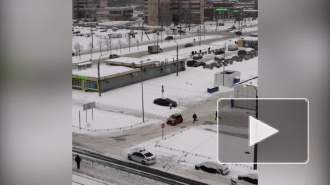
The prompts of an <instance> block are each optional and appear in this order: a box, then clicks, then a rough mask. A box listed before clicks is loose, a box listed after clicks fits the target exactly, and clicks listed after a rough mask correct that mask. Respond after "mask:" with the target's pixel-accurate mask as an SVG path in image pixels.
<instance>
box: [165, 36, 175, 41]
mask: <svg viewBox="0 0 330 185" xmlns="http://www.w3.org/2000/svg"><path fill="white" fill-rule="evenodd" d="M173 38H174V37H173V36H167V37H166V38H165V40H173Z"/></svg>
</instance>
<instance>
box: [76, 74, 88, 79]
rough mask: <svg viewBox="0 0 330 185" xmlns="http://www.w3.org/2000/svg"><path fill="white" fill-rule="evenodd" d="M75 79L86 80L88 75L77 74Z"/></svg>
mask: <svg viewBox="0 0 330 185" xmlns="http://www.w3.org/2000/svg"><path fill="white" fill-rule="evenodd" d="M77 79H80V80H88V77H87V76H79V75H77Z"/></svg>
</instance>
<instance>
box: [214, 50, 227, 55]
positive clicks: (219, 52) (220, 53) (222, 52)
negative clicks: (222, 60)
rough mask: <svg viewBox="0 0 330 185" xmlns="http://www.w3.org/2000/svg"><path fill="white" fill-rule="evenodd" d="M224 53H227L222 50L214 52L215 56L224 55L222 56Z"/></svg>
mask: <svg viewBox="0 0 330 185" xmlns="http://www.w3.org/2000/svg"><path fill="white" fill-rule="evenodd" d="M224 53H225V51H224V50H222V49H220V50H217V51H215V52H214V54H215V55H222V54H224Z"/></svg>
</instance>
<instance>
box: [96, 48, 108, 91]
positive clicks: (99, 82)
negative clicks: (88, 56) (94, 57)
mask: <svg viewBox="0 0 330 185" xmlns="http://www.w3.org/2000/svg"><path fill="white" fill-rule="evenodd" d="M106 54H108V52H107V53H105V54H102V55H100V57H99V62H98V63H97V76H98V79H97V82H98V85H99V96H100V97H101V77H100V63H101V57H102V56H104V55H106Z"/></svg>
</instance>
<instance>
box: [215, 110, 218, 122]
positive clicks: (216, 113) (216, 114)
mask: <svg viewBox="0 0 330 185" xmlns="http://www.w3.org/2000/svg"><path fill="white" fill-rule="evenodd" d="M217 116H218V111H215V118H214V120H215V121H217Z"/></svg>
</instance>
